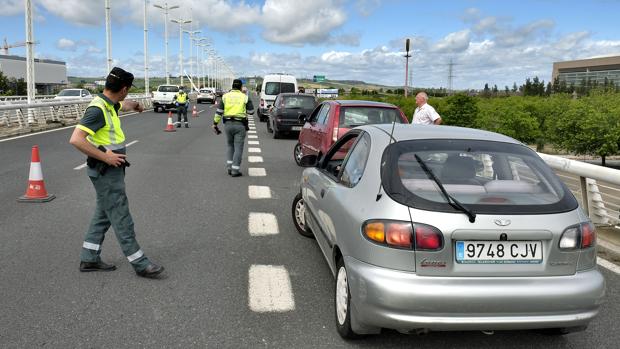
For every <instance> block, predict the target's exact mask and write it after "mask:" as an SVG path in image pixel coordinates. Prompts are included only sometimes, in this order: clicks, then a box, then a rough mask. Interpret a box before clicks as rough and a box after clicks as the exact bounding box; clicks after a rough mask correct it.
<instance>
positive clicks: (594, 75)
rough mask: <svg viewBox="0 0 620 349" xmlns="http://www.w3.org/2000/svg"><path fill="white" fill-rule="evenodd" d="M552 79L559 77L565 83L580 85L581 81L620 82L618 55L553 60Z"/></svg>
mask: <svg viewBox="0 0 620 349" xmlns="http://www.w3.org/2000/svg"><path fill="white" fill-rule="evenodd" d="M551 78H552V81H555V79H556V78H559V81H565V82H566V85H571V84H574V85H575V86H579V85H581V83H582V81H584V79H585V81H589V82H594V81H596V82H597V83H598V84H599V85H602V84H604V83H605V78H607V81H608V83H612V82H613V83H614V84H616V85H618V84H620V56H613V57H601V58H589V59H580V60H575V61H565V62H554V63H553V72H552V74H551Z"/></svg>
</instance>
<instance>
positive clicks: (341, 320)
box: [334, 257, 360, 339]
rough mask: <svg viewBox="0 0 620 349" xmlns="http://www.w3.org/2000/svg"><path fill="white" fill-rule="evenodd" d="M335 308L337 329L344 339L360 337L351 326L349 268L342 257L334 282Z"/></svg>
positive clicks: (337, 266)
mask: <svg viewBox="0 0 620 349" xmlns="http://www.w3.org/2000/svg"><path fill="white" fill-rule="evenodd" d="M334 310H335V314H334V315H335V318H336V329H337V330H338V334H339V335H340V337H342V338H344V339H356V338H360V335H359V334H357V333H355V332H353V329H352V328H351V292H350V291H349V282H348V278H347V268H346V267H345V265H344V260H343V258H342V257H340V258H339V259H338V261H337V262H336V280H335V282H334Z"/></svg>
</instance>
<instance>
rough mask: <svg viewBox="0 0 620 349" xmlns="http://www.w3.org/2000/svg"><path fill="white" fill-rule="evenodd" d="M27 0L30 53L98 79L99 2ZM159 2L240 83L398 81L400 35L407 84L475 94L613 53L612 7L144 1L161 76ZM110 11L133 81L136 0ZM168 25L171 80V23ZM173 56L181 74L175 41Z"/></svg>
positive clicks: (5, 27)
mask: <svg viewBox="0 0 620 349" xmlns="http://www.w3.org/2000/svg"><path fill="white" fill-rule="evenodd" d="M32 1H33V4H34V6H35V14H34V15H35V23H34V35H35V39H36V40H37V41H38V42H39V44H38V45H37V46H36V48H35V54H36V56H37V57H40V58H49V59H56V60H62V61H65V62H67V71H68V74H69V75H71V76H89V77H96V76H104V75H105V73H106V72H105V70H106V41H105V23H104V19H105V12H104V0H32ZM165 2H167V3H168V5H169V6H172V5H180V8H179V9H175V10H172V11H170V16H169V17H170V19H173V18H177V19H191V20H192V23H191V24H188V25H186V28H184V29H188V30H190V29H191V30H201V33H200V34H199V35H201V36H203V37H206V38H207V40H208V41H209V42H210V44H211V47H212V48H213V49H214V50H215V51H216V52H217V55H219V56H221V57H222V58H224V60H226V61H227V62H228V63H229V64H230V66H231V67H232V68H233V69H234V71H235V73H236V74H237V75H243V76H247V75H263V74H266V73H269V72H286V73H291V74H294V75H296V76H297V77H301V78H305V77H310V78H311V77H312V76H313V75H325V76H326V77H327V79H337V80H363V81H366V82H370V83H379V84H384V85H392V86H396V85H402V84H404V63H405V60H404V58H403V55H404V41H405V38H411V42H412V50H413V51H412V55H413V57H412V58H411V60H410V67H411V68H412V78H413V83H412V85H414V86H422V87H446V86H447V85H448V75H449V74H448V71H449V63H450V61H452V62H453V63H454V65H453V76H454V77H453V86H454V88H459V89H463V88H475V89H480V88H482V87H483V86H484V83H487V82H488V83H489V84H490V85H493V84H497V85H498V86H499V87H500V88H503V87H504V86H505V85H509V86H512V84H513V82H517V84H521V83H523V81H524V80H525V79H526V78H527V77H533V76H539V77H540V78H541V79H543V80H545V81H548V80H549V79H550V76H551V68H552V64H553V62H556V61H562V60H569V59H581V58H590V57H596V56H609V55H620V25H618V14H619V13H620V0H589V1H584V0H580V1H576V0H555V1H554V0H536V1H534V0H520V1H509V0H506V1H497V0H489V1H474V0H444V1H418V0H245V1H243V0H229V1H226V0H183V1H179V0H148V6H147V8H148V11H147V12H148V13H147V17H148V23H149V25H148V27H149V31H148V34H149V47H148V54H149V62H150V63H149V64H150V69H151V73H150V75H151V76H153V75H156V76H164V75H165V68H164V67H165V64H164V14H163V11H162V10H159V9H157V8H155V7H154V6H153V5H154V4H161V5H163V4H164V3H165ZM110 3H111V8H112V10H111V11H112V15H111V17H112V57H113V59H114V64H115V65H118V66H121V67H124V68H126V69H128V70H131V71H133V72H134V73H135V74H136V76H144V56H143V54H144V52H143V36H144V31H143V13H144V12H143V11H144V0H110ZM0 9H2V12H1V13H0V17H3V18H0V29H1V30H0V34H2V37H6V38H7V41H8V42H9V44H11V43H14V42H20V41H24V40H25V34H24V32H25V30H24V0H0ZM169 24H170V25H169V27H168V30H169V70H170V72H171V73H172V74H173V75H176V74H178V71H179V64H178V61H179V59H178V54H179V26H178V25H177V24H175V23H169ZM190 26H191V28H190ZM1 39H3V38H1ZM183 48H184V57H185V62H186V63H185V69H186V70H187V71H189V70H190V68H189V65H188V62H189V58H188V56H190V52H189V37H188V35H186V34H184V41H183ZM10 54H14V55H20V56H24V55H25V50H24V48H14V49H11V50H10ZM200 55H201V54H197V53H196V52H194V53H193V55H192V56H193V60H196V59H200V58H201V57H200ZM196 56H198V58H196Z"/></svg>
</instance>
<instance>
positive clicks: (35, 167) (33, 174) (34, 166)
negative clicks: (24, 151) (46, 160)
mask: <svg viewBox="0 0 620 349" xmlns="http://www.w3.org/2000/svg"><path fill="white" fill-rule="evenodd" d="M28 177H29V178H28V179H30V180H31V181H42V180H43V172H42V171H41V163H40V162H31V163H30V175H29V176H28Z"/></svg>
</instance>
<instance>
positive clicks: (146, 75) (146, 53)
mask: <svg viewBox="0 0 620 349" xmlns="http://www.w3.org/2000/svg"><path fill="white" fill-rule="evenodd" d="M148 2H149V1H148V0H144V96H145V97H148V95H149V51H148V50H149V44H148V42H149V34H148V31H149V29H148V25H147V23H146V12H147V4H148Z"/></svg>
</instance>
